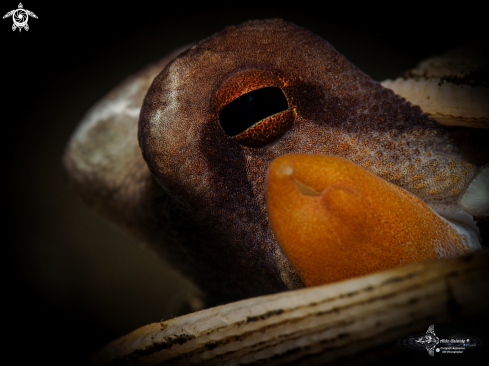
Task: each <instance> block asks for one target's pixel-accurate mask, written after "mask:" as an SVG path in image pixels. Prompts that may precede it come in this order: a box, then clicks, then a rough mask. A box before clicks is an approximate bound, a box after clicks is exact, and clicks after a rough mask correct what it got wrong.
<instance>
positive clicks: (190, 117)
mask: <svg viewBox="0 0 489 366" xmlns="http://www.w3.org/2000/svg"><path fill="white" fill-rule="evenodd" d="M243 74H245V76H244V77H243ZM236 75H238V76H236ZM235 78H241V79H240V80H241V81H242V82H233V80H234V79H235ZM247 83H249V84H247ZM249 85H252V87H249ZM269 85H276V86H280V87H281V89H282V90H283V92H284V93H285V95H286V97H287V100H288V102H289V110H288V111H287V113H288V115H289V118H284V121H285V122H284V123H288V124H290V129H289V130H288V131H286V132H285V133H284V134H283V135H281V136H278V137H277V132H274V131H273V129H272V127H271V126H274V125H276V123H273V121H272V122H270V121H268V119H267V120H266V121H264V122H263V124H262V125H260V126H257V127H260V130H261V131H263V132H262V133H263V134H264V135H265V137H263V135H262V136H261V137H260V136H258V137H257V139H260V138H261V139H262V140H264V141H258V145H264V144H265V145H264V146H261V147H248V146H249V144H248V146H243V145H242V144H239V143H237V142H235V141H233V138H231V137H229V136H228V135H226V133H225V132H224V131H223V130H222V128H221V127H220V125H219V111H220V109H221V108H222V107H223V106H224V105H225V104H226V103H228V102H229V101H231V100H233V99H235V98H236V97H238V96H239V95H242V94H244V93H245V92H246V91H249V90H252V89H256V88H259V87H263V86H269ZM290 115H292V116H293V122H292V123H290V120H289V119H290ZM287 121H288V122H287ZM250 135H252V134H250ZM278 135H280V133H278ZM238 137H239V135H238ZM487 137H488V136H487V131H481V130H474V129H468V128H447V127H444V126H441V125H439V124H437V123H436V122H434V121H433V120H431V119H430V118H428V117H427V116H426V115H425V114H423V113H422V111H421V110H420V109H419V107H416V106H412V105H411V104H410V103H408V102H406V101H405V100H404V99H403V98H401V97H399V96H397V95H395V94H394V93H393V92H392V91H390V90H389V89H385V88H383V87H382V86H381V85H380V84H379V83H377V82H375V81H373V80H372V79H371V78H370V77H369V76H367V75H365V74H363V73H362V72H361V71H360V70H359V69H358V68H356V67H355V66H353V65H352V64H350V63H349V62H348V61H347V60H346V59H345V58H344V57H343V56H342V55H341V54H339V53H338V52H337V51H336V50H335V49H334V48H333V47H332V46H331V45H330V44H329V43H327V42H326V41H324V40H323V39H321V38H320V37H318V36H316V35H314V34H312V33H311V32H309V31H307V30H305V29H302V28H300V27H297V26H295V25H293V24H290V23H286V22H284V21H281V20H265V21H250V22H247V23H244V24H242V25H239V26H233V27H228V28H226V29H224V30H223V31H222V32H220V33H217V34H216V35H214V36H212V37H210V38H208V39H205V40H203V41H201V42H200V43H198V44H197V45H196V46H194V47H192V48H191V49H189V50H187V51H186V52H184V53H183V54H181V55H180V56H179V57H178V58H176V59H175V60H174V61H173V62H172V63H170V64H169V65H168V66H167V67H166V68H165V69H164V70H163V71H162V72H161V73H160V75H159V76H158V77H157V78H156V79H155V80H154V82H153V84H152V86H151V88H150V89H149V91H148V94H147V96H146V98H145V101H144V104H143V108H142V111H141V116H140V121H139V142H140V146H141V149H142V152H143V156H144V159H145V160H146V162H147V164H148V166H149V168H150V170H151V172H152V173H153V175H154V176H155V178H156V180H157V181H158V183H159V184H160V185H161V187H162V188H163V190H164V192H166V193H167V194H168V199H169V201H170V203H171V204H172V205H173V206H172V207H174V214H173V215H171V217H169V219H170V226H172V227H173V228H174V230H175V231H178V232H179V233H180V234H179V236H180V239H179V243H178V245H176V246H175V247H172V248H169V250H170V251H171V250H174V251H175V252H185V253H186V255H188V259H187V262H186V263H185V264H184V265H185V267H186V268H191V271H190V273H186V274H187V275H188V276H190V277H191V278H192V279H193V280H194V281H195V282H196V283H197V284H198V285H199V286H200V287H202V288H203V289H204V290H206V291H207V292H208V293H209V294H210V295H214V296H216V297H218V298H221V299H223V301H227V300H234V299H239V298H244V297H249V296H257V295H262V294H267V293H273V292H278V291H283V290H286V289H287V288H289V289H290V288H297V287H301V286H302V283H301V281H300V279H299V278H298V277H297V275H296V274H295V273H294V271H293V270H292V269H291V267H290V264H289V263H288V261H287V259H286V258H285V257H284V256H283V254H282V252H281V251H280V249H279V247H278V244H277V243H276V240H275V238H274V236H273V233H272V231H271V229H270V226H269V223H268V218H267V215H266V207H265V191H264V182H265V177H266V172H267V169H268V166H269V164H270V163H271V161H272V160H273V159H274V158H275V157H277V156H279V155H282V154H286V153H291V152H300V153H315V154H329V155H335V156H340V157H344V158H346V159H349V160H351V161H353V162H355V163H357V164H358V165H360V166H362V167H364V168H366V169H367V170H369V171H371V172H373V173H375V174H377V175H378V176H380V177H382V178H384V179H386V180H388V181H389V182H392V183H394V184H396V185H398V186H400V187H402V188H404V189H406V190H407V191H409V192H411V193H413V194H415V195H416V196H418V197H420V198H421V199H423V200H424V201H425V202H427V203H428V204H431V203H440V204H442V205H445V206H454V205H456V200H457V197H458V194H459V193H460V192H461V191H462V189H463V188H464V187H465V185H466V184H467V183H468V182H469V181H470V180H471V179H472V178H473V177H474V175H475V174H476V173H477V171H478V170H479V167H480V166H481V165H483V164H484V163H486V162H487V161H489V158H488V156H489V151H488V146H487V144H485V145H486V146H484V141H487ZM267 139H269V140H267ZM252 141H253V140H252ZM267 142H268V144H267ZM175 213H178V214H175ZM161 245H164V243H163V242H162V243H161ZM173 245H175V244H173ZM174 264H175V265H176V266H178V265H179V263H174ZM182 265H183V264H182ZM284 279H285V282H287V283H288V285H286V284H285V283H284Z"/></svg>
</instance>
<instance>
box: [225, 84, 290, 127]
mask: <svg viewBox="0 0 489 366" xmlns="http://www.w3.org/2000/svg"><path fill="white" fill-rule="evenodd" d="M288 108H289V105H288V103H287V98H286V97H285V95H284V93H283V91H282V90H281V89H280V88H278V87H266V88H261V89H256V90H253V91H251V92H249V93H246V94H244V95H242V96H240V97H238V98H236V99H234V100H233V101H232V102H230V103H229V104H227V105H226V106H224V108H223V109H222V110H221V113H220V114H219V123H220V124H221V127H222V129H223V130H224V132H226V133H227V134H228V135H229V136H236V135H239V134H240V133H241V132H243V131H246V130H247V129H248V128H250V127H251V126H253V125H254V124H255V123H257V122H259V121H261V120H262V119H264V118H267V117H269V116H272V115H274V114H277V113H279V112H282V111H286V110H287V109H288Z"/></svg>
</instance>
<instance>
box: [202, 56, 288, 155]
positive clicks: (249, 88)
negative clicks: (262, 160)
mask: <svg viewBox="0 0 489 366" xmlns="http://www.w3.org/2000/svg"><path fill="white" fill-rule="evenodd" d="M268 87H275V88H279V89H280V90H281V91H282V93H283V96H285V99H286V100H287V109H285V110H280V111H278V112H276V113H275V112H274V114H272V115H268V116H267V117H265V118H262V119H260V120H259V121H256V122H253V123H249V124H248V126H246V127H245V128H242V129H241V130H240V131H241V132H239V133H238V134H235V135H233V134H230V133H228V132H227V131H226V129H225V128H224V127H223V124H222V120H221V112H222V111H223V109H224V107H226V106H228V105H229V104H230V103H231V102H233V101H235V100H236V99H238V98H239V97H242V96H244V95H245V94H247V93H251V92H253V91H255V90H258V89H262V88H268ZM290 95H291V93H290V86H289V82H288V81H287V80H286V78H285V77H283V76H282V75H281V74H280V73H278V72H276V71H273V70H271V69H270V68H269V67H268V66H266V65H254V66H251V67H247V68H246V69H238V70H234V71H233V72H231V73H230V74H228V75H226V76H225V77H224V78H223V80H222V81H221V82H220V83H219V85H218V87H217V88H216V91H215V92H214V95H213V98H212V100H211V110H212V111H213V113H212V116H213V119H214V120H215V121H216V122H217V123H219V125H220V127H221V129H222V130H223V131H224V132H225V133H226V135H228V136H229V137H230V138H231V139H232V140H234V141H235V142H237V143H238V144H240V145H243V146H247V147H253V148H256V147H262V146H265V145H268V144H270V143H272V142H274V141H276V140H277V139H279V138H280V137H281V136H282V135H284V134H285V133H286V132H287V131H288V130H289V129H290V128H291V127H292V125H293V123H294V121H295V119H296V117H297V111H296V107H295V103H294V101H293V100H292V98H291V96H290Z"/></svg>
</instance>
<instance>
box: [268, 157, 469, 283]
mask: <svg viewBox="0 0 489 366" xmlns="http://www.w3.org/2000/svg"><path fill="white" fill-rule="evenodd" d="M267 208H268V216H269V219H270V225H271V227H272V229H273V231H274V234H275V237H276V239H277V241H278V243H279V244H280V246H281V248H282V250H283V251H284V253H285V255H286V256H287V258H288V259H289V261H290V262H291V264H292V266H293V267H294V269H295V270H296V271H297V273H298V275H299V277H300V278H301V279H302V280H303V281H304V283H305V284H306V285H307V286H315V285H321V284H326V283H331V282H335V281H340V280H343V279H347V278H351V277H356V276H362V275H365V274H368V273H372V272H376V271H380V270H384V269H388V268H393V267H397V266H399V265H402V264H403V263H411V262H421V261H426V260H429V259H436V258H445V257H456V256H461V255H464V254H468V253H470V252H471V251H472V249H471V248H472V247H474V246H475V247H477V246H478V245H477V244H476V245H474V244H473V243H470V242H469V238H468V237H467V236H464V235H461V234H460V233H459V232H458V231H457V230H456V229H454V228H453V227H452V226H451V225H450V223H448V222H447V221H446V220H445V219H443V218H441V217H440V216H438V215H437V214H436V213H435V212H434V211H432V210H431V209H430V208H429V207H428V206H427V205H426V204H425V203H423V202H422V201H421V200H420V199H418V198H417V197H415V196H413V195H412V194H410V193H408V192H406V191H405V190H403V189H402V188H399V187H397V186H395V185H393V184H390V183H388V182H386V181H385V180H383V179H381V178H379V177H377V176H376V175H373V174H372V173H370V172H368V171H367V170H365V169H363V168H361V167H359V166H358V165H356V164H354V163H352V162H350V161H348V160H346V159H343V158H339V157H333V156H326V155H307V154H287V155H282V156H280V157H278V158H276V159H275V160H274V161H273V162H272V164H271V165H270V169H269V172H268V177H267Z"/></svg>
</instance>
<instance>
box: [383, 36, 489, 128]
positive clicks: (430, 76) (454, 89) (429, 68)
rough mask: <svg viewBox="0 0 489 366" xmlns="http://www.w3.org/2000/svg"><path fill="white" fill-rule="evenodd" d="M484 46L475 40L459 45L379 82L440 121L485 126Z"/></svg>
mask: <svg viewBox="0 0 489 366" xmlns="http://www.w3.org/2000/svg"><path fill="white" fill-rule="evenodd" d="M488 49H489V45H487V44H479V43H478V42H474V43H472V44H468V45H465V46H462V47H459V48H457V49H454V50H451V51H449V52H446V53H445V54H443V55H441V56H438V57H431V58H429V59H427V60H424V61H422V62H420V63H419V65H418V67H416V68H415V69H412V70H410V71H408V72H406V73H405V74H404V77H402V78H397V79H396V80H390V79H389V80H385V81H383V82H382V85H383V86H384V87H386V88H389V89H392V90H393V91H394V92H395V93H396V94H399V95H400V96H402V97H404V98H406V99H407V100H408V101H410V102H411V103H412V104H415V105H418V106H420V107H421V109H422V110H423V112H425V113H427V114H429V115H430V117H432V118H433V119H435V120H436V121H437V122H439V123H441V124H444V125H453V126H466V127H475V128H489V102H488V101H489V83H488V80H489V79H488V76H489V51H488Z"/></svg>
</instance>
